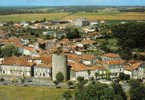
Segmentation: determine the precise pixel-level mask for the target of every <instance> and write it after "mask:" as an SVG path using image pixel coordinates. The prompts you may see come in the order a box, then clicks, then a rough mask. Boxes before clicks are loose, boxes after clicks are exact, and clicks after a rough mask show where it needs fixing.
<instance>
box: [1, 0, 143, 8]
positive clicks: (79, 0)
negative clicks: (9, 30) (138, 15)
mask: <svg viewBox="0 0 145 100" xmlns="http://www.w3.org/2000/svg"><path fill="white" fill-rule="evenodd" d="M71 5H72V6H73V5H82V6H84V5H111V6H112V5H115V6H145V0H0V7H1V6H71Z"/></svg>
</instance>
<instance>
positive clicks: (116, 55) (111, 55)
mask: <svg viewBox="0 0 145 100" xmlns="http://www.w3.org/2000/svg"><path fill="white" fill-rule="evenodd" d="M103 56H106V57H110V58H118V57H120V56H119V55H118V54H115V53H106V54H104V55H103Z"/></svg>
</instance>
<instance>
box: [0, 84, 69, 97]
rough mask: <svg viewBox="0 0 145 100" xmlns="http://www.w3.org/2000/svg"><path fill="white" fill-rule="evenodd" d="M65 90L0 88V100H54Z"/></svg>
mask: <svg viewBox="0 0 145 100" xmlns="http://www.w3.org/2000/svg"><path fill="white" fill-rule="evenodd" d="M65 91H67V89H56V88H46V87H45V88H44V87H20V86H18V87H16V86H0V100H56V99H58V98H59V97H61V96H62V94H63V93H64V92H65Z"/></svg>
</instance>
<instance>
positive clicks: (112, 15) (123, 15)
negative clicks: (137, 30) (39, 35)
mask: <svg viewBox="0 0 145 100" xmlns="http://www.w3.org/2000/svg"><path fill="white" fill-rule="evenodd" d="M81 17H86V18H87V19H88V20H145V13H144V12H78V13H75V14H73V15H71V16H67V17H65V18H64V19H66V20H67V19H72V20H73V19H78V18H81Z"/></svg>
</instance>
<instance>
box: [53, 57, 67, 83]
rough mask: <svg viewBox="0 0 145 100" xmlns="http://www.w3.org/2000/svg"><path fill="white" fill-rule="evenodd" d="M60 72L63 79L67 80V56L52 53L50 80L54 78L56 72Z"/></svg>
mask: <svg viewBox="0 0 145 100" xmlns="http://www.w3.org/2000/svg"><path fill="white" fill-rule="evenodd" d="M59 72H61V73H62V74H63V76H64V80H67V57H66V56H63V55H57V54H53V55H52V80H53V81H55V80H56V75H57V73H59Z"/></svg>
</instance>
